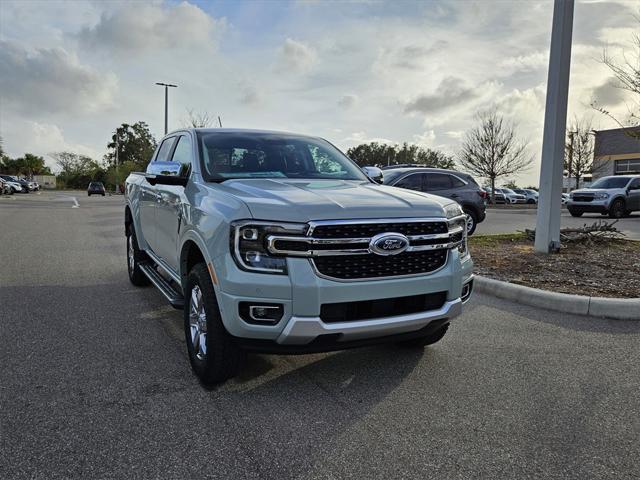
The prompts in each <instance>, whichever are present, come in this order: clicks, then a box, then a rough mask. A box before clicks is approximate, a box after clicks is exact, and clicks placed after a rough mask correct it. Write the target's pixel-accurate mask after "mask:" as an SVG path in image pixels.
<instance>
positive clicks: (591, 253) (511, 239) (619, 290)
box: [469, 234, 640, 298]
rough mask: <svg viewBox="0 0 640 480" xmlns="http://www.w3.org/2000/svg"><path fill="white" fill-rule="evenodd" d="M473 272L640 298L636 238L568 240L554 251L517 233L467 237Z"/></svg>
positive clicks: (547, 286) (528, 283)
mask: <svg viewBox="0 0 640 480" xmlns="http://www.w3.org/2000/svg"><path fill="white" fill-rule="evenodd" d="M469 248H470V251H471V257H472V258H473V262H474V264H475V268H474V270H475V273H477V274H479V275H482V276H486V277H489V278H493V279H496V280H503V281H507V282H511V283H517V284H520V285H526V286H528V287H533V288H540V289H543V290H549V291H553V292H560V293H572V294H576V295H590V296H597V297H615V298H638V297H640V242H638V241H632V240H620V239H612V240H599V241H597V242H593V241H588V242H581V243H571V244H568V245H566V246H563V248H561V249H560V252H558V253H554V254H548V255H545V254H540V253H537V252H535V251H534V249H533V242H532V241H531V240H528V239H527V238H525V236H524V235H522V234H514V235H487V236H473V237H471V238H470V239H469Z"/></svg>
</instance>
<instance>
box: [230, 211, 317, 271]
mask: <svg viewBox="0 0 640 480" xmlns="http://www.w3.org/2000/svg"><path fill="white" fill-rule="evenodd" d="M306 227H307V226H306V225H304V224H298V223H271V222H260V221H253V220H245V221H240V222H233V223H232V224H231V239H230V240H231V252H232V253H233V258H234V260H235V261H236V264H237V265H238V267H240V268H241V269H243V270H247V271H250V272H259V273H277V274H283V275H286V273H287V259H286V258H285V257H281V256H276V255H273V254H272V253H270V252H269V251H268V250H267V244H266V243H267V242H266V238H267V236H268V235H272V234H278V235H298V236H299V235H301V234H302V235H304V233H305V230H306Z"/></svg>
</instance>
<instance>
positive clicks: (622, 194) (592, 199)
mask: <svg viewBox="0 0 640 480" xmlns="http://www.w3.org/2000/svg"><path fill="white" fill-rule="evenodd" d="M567 208H568V209H569V213H570V214H571V215H573V216H574V217H580V216H582V214H583V213H600V214H602V215H607V214H608V215H609V216H610V217H611V218H622V217H624V216H625V215H629V214H630V213H631V212H633V211H637V210H640V175H616V176H612V177H602V178H600V179H598V180H596V181H595V182H593V183H592V184H591V186H590V187H587V188H581V189H579V190H574V191H573V192H571V196H570V199H569V201H568V202H567Z"/></svg>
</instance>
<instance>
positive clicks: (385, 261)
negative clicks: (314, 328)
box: [311, 249, 448, 280]
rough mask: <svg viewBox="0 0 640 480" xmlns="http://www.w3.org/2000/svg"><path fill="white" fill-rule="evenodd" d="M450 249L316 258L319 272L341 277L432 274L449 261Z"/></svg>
mask: <svg viewBox="0 0 640 480" xmlns="http://www.w3.org/2000/svg"><path fill="white" fill-rule="evenodd" d="M447 253H448V250H447V249H440V250H423V251H415V252H404V253H401V254H399V255H393V256H389V257H383V256H380V255H376V254H373V253H370V254H367V255H340V256H322V257H316V258H313V259H312V260H311V261H312V262H313V264H314V265H315V268H316V270H317V271H318V273H320V274H321V275H323V276H325V277H329V278H335V279H340V280H363V279H367V278H382V277H398V276H403V275H418V274H424V273H432V272H434V271H436V270H438V269H440V268H442V267H443V266H444V265H445V264H446V263H447Z"/></svg>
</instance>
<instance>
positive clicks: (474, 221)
mask: <svg viewBox="0 0 640 480" xmlns="http://www.w3.org/2000/svg"><path fill="white" fill-rule="evenodd" d="M462 210H463V211H464V213H465V215H466V216H467V235H473V232H475V231H476V226H477V225H478V215H476V212H474V211H473V210H471V209H470V208H463V209H462Z"/></svg>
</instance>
